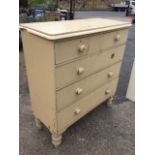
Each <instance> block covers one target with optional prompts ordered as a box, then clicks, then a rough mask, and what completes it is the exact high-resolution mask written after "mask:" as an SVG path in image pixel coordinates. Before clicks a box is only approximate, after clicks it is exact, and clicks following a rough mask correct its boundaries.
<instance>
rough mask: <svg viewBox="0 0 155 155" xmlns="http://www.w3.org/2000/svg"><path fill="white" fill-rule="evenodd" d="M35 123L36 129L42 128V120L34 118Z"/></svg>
mask: <svg viewBox="0 0 155 155" xmlns="http://www.w3.org/2000/svg"><path fill="white" fill-rule="evenodd" d="M35 123H36V127H37V128H38V129H42V127H43V124H42V122H41V121H40V120H39V119H37V118H35Z"/></svg>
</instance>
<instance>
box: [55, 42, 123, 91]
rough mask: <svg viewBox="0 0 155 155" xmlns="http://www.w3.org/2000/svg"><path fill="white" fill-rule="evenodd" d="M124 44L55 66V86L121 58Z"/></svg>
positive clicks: (75, 79) (69, 81)
mask: <svg viewBox="0 0 155 155" xmlns="http://www.w3.org/2000/svg"><path fill="white" fill-rule="evenodd" d="M124 47H125V46H124V45H123V46H119V47H117V48H114V49H111V50H107V51H105V52H98V54H96V55H92V56H89V57H87V58H83V59H80V60H78V61H74V62H72V63H68V64H66V65H63V66H59V67H57V68H56V71H55V72H56V88H57V90H58V89H60V88H63V87H65V86H67V85H69V84H71V83H73V82H76V81H78V80H80V79H82V78H84V77H86V76H88V75H91V74H93V73H95V72H97V71H100V70H102V69H104V68H106V67H108V66H110V65H113V64H115V63H117V62H119V61H120V60H122V58H123V53H124Z"/></svg>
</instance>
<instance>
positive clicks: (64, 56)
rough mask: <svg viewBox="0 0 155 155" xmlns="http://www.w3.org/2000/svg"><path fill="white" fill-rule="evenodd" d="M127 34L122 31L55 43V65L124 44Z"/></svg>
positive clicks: (124, 30)
mask: <svg viewBox="0 0 155 155" xmlns="http://www.w3.org/2000/svg"><path fill="white" fill-rule="evenodd" d="M127 33H128V30H127V29H123V30H118V31H114V32H109V33H103V34H95V35H91V36H89V37H88V36H87V37H82V38H79V39H69V40H61V41H57V42H55V44H54V47H55V48H54V50H55V61H56V64H59V63H63V62H65V61H68V60H72V59H76V58H79V57H81V56H84V55H87V54H89V53H95V52H97V51H99V50H102V49H108V48H110V47H113V46H116V45H120V44H123V43H125V42H126V39H127Z"/></svg>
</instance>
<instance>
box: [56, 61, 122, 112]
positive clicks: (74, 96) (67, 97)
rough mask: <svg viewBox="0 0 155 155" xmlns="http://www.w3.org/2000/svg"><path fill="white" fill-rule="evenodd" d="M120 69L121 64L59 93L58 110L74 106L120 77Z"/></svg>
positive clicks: (57, 95) (57, 96)
mask: <svg viewBox="0 0 155 155" xmlns="http://www.w3.org/2000/svg"><path fill="white" fill-rule="evenodd" d="M120 67H121V62H119V63H117V64H116V65H113V66H111V67H109V68H107V69H105V70H102V71H100V72H98V73H96V74H93V75H91V76H89V77H87V78H84V79H82V80H80V81H79V82H76V83H74V84H72V85H69V86H68V87H65V88H63V89H61V90H59V91H57V93H56V98H57V110H58V111H60V110H62V109H64V108H65V107H67V106H69V105H71V104H74V102H76V101H77V100H79V99H81V98H83V97H84V96H85V95H86V94H88V93H90V92H92V91H94V90H95V89H97V88H99V87H100V86H102V85H104V84H105V83H108V82H110V81H111V80H113V79H114V78H116V77H118V76H119V72H120Z"/></svg>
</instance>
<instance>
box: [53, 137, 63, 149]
mask: <svg viewBox="0 0 155 155" xmlns="http://www.w3.org/2000/svg"><path fill="white" fill-rule="evenodd" d="M51 138H52V144H53V145H54V146H55V147H57V146H59V145H60V144H61V142H62V135H57V134H52V135H51Z"/></svg>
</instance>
